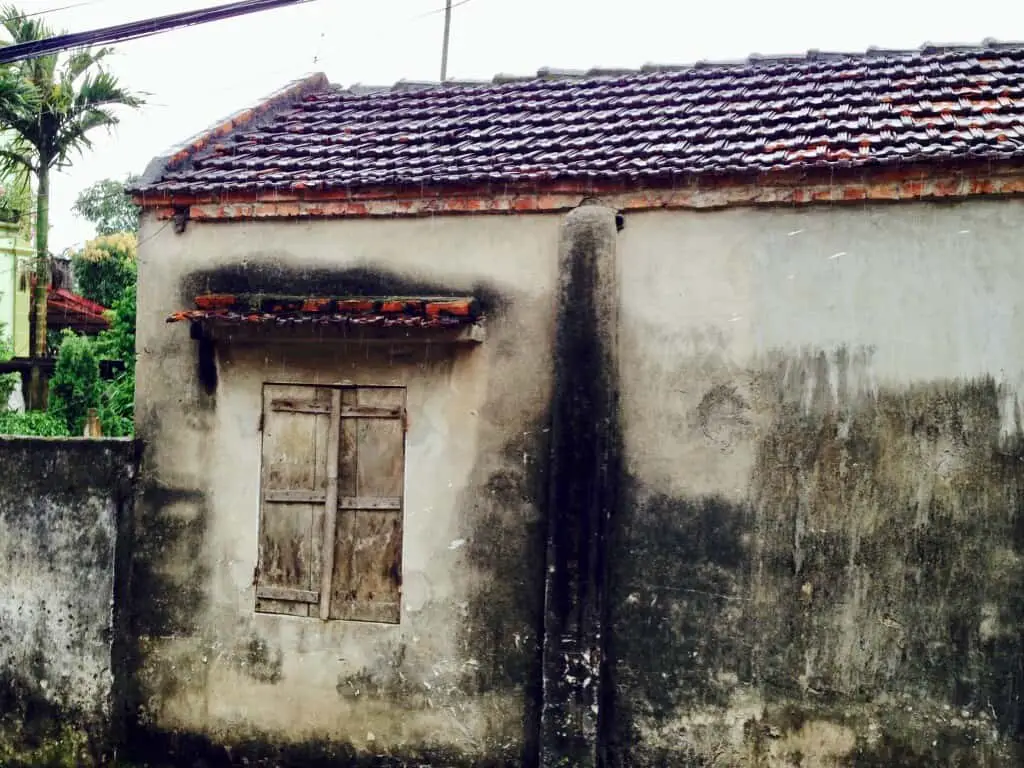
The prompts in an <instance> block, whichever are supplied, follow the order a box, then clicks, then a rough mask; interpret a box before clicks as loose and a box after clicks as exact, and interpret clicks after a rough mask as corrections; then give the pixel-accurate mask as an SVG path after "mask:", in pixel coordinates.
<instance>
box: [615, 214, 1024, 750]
mask: <svg viewBox="0 0 1024 768" xmlns="http://www.w3.org/2000/svg"><path fill="white" fill-rule="evenodd" d="M1022 224H1024V207H1022V204H1021V203H1020V202H1019V201H1005V202H998V201H976V202H965V203H961V204H957V205H931V204H920V203H919V204H903V205H893V206H882V205H879V206H848V207H834V208H824V207H821V208H808V209H803V210H795V209H781V208H772V209H737V210H728V211H719V212H711V213H693V212H678V213H646V214H633V215H630V216H629V217H628V220H627V224H626V229H625V231H624V232H623V233H622V234H621V236H620V241H619V247H620V252H619V263H620V265H621V301H622V307H621V320H622V325H621V339H620V343H621V355H622V365H621V386H622V411H621V418H622V425H623V430H624V443H625V447H626V464H627V472H628V479H629V482H630V485H631V487H630V493H629V497H628V499H627V502H626V504H625V505H624V509H623V517H622V518H621V519H620V521H619V524H620V526H621V530H622V531H623V535H624V537H625V540H626V546H625V547H624V548H623V549H624V550H625V551H626V552H628V554H625V552H623V555H624V556H622V557H620V558H619V559H618V560H617V562H616V575H615V579H614V581H615V584H614V588H615V596H614V602H613V625H614V628H615V637H616V640H615V645H616V649H617V658H616V661H615V663H616V668H617V674H616V684H617V693H618V695H619V697H620V699H621V707H620V711H621V715H622V716H621V717H620V718H619V722H618V723H617V726H618V727H619V728H620V730H621V731H622V733H621V734H620V736H621V738H622V739H624V740H625V742H626V743H631V744H632V745H633V746H632V747H631V752H632V754H633V759H634V760H635V761H636V762H637V764H655V763H657V764H666V763H662V762H659V761H662V760H666V759H667V760H668V761H669V763H668V764H679V762H680V761H690V762H689V763H688V764H691V763H692V764H694V765H772V766H774V765H815V766H819V765H821V766H825V765H902V766H907V765H954V764H955V765H1015V764H1019V760H1020V753H1019V748H1020V745H1019V743H1017V742H1016V739H1017V738H1019V734H1020V733H1021V728H1022V727H1024V703H1022V702H1024V675H1022V673H1021V668H1022V667H1021V664H1022V659H1024V655H1022V653H1024V646H1022V644H1024V640H1022V634H1021V631H1022V627H1024V602H1022V600H1021V594H1022V588H1024V523H1022V518H1021V510H1022V504H1024V461H1022V458H1024V440H1022V435H1021V416H1020V393H1021V385H1022V383H1024V324H1022V323H1021V311H1022V309H1024V300H1022V297H1024V277H1022V273H1021V270H1020V258H1021V250H1020V237H1019V233H1020V228H1021V225H1022Z"/></svg>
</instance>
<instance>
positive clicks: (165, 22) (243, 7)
mask: <svg viewBox="0 0 1024 768" xmlns="http://www.w3.org/2000/svg"><path fill="white" fill-rule="evenodd" d="M309 2H313V0H240V2H235V3H227V4H226V5H218V6H214V7H212V8H203V9H200V10H195V11H184V12H181V13H171V14H168V15H166V16H156V17H154V18H151V19H142V20H140V21H131V22H128V23H126V24H118V25H116V26H113V27H102V28H100V29H93V30H90V31H88V32H72V33H69V34H63V35H54V36H53V37H48V38H46V39H45V40H33V41H31V42H27V43H14V44H12V45H8V46H5V47H3V48H0V64H9V63H11V62H14V61H21V60H23V59H31V58H35V57H37V56H47V55H50V54H54V53H59V52H60V51H64V50H68V49H71V48H85V47H87V46H90V45H102V44H107V43H122V42H125V41H128V40H137V39H139V38H142V37H149V36H150V35H157V34H160V33H161V32H167V31H169V30H172V29H180V28H181V27H189V26H195V25H197V24H208V23H209V22H211V21H221V20H222V19H231V18H234V17H236V16H244V15H246V14H250V13H258V12H260V11H269V10H273V9H275V8H283V7H286V6H290V5H300V4H302V3H309Z"/></svg>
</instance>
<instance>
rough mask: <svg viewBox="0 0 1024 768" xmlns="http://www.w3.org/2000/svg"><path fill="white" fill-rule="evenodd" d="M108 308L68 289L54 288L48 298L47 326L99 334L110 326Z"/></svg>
mask: <svg viewBox="0 0 1024 768" xmlns="http://www.w3.org/2000/svg"><path fill="white" fill-rule="evenodd" d="M106 311H107V308H106V307H104V306H103V305H102V304H97V303H96V302H95V301H90V300H89V299H87V298H85V297H84V296H79V295H78V294H77V293H72V292H71V291H69V290H67V289H66V288H52V289H50V292H49V293H48V294H47V297H46V324H47V325H48V326H49V327H50V328H72V329H74V330H76V331H80V332H84V333H90V332H92V333H98V332H99V331H102V330H105V329H106V328H108V327H109V326H110V322H109V321H108V320H107V318H106V317H105V316H104V313H105V312H106Z"/></svg>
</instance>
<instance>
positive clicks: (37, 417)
mask: <svg viewBox="0 0 1024 768" xmlns="http://www.w3.org/2000/svg"><path fill="white" fill-rule="evenodd" d="M0 435H36V436H39V437H67V436H68V427H67V424H65V423H64V422H63V421H62V420H61V419H58V418H57V417H56V416H54V415H53V414H52V413H49V412H46V411H28V412H27V413H15V412H14V411H7V412H6V413H0Z"/></svg>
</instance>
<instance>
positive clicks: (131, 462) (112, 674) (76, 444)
mask: <svg viewBox="0 0 1024 768" xmlns="http://www.w3.org/2000/svg"><path fill="white" fill-rule="evenodd" d="M135 459H136V457H135V444H134V443H133V442H132V441H129V440H84V439H72V440H64V439H59V440H58V439H47V438H17V437H3V438H0V763H2V764H3V765H22V764H25V765H36V764H39V765H44V764H45V765H57V764H59V765H87V764H90V761H91V760H94V759H95V760H97V761H100V759H99V758H98V754H99V753H100V752H102V751H103V750H104V749H105V747H106V744H107V737H108V734H109V731H108V729H109V728H110V726H111V724H112V719H113V716H114V715H115V711H114V706H115V705H114V701H115V698H116V697H117V696H119V688H118V684H119V683H120V682H121V681H120V678H119V676H118V675H117V672H118V670H117V665H116V662H112V658H117V657H119V654H120V653H122V652H123V648H122V646H121V642H120V641H121V639H123V627H121V626H120V625H119V623H118V615H115V608H114V600H115V596H119V595H120V592H119V588H118V589H117V590H115V565H116V564H115V557H117V555H118V552H119V551H120V550H119V549H118V547H117V546H116V543H117V541H118V537H119V536H120V535H122V534H123V532H124V531H125V530H127V526H128V524H129V521H130V516H131V508H132V503H133V498H134V494H133V488H132V482H133V477H134V469H135ZM115 678H117V679H115ZM22 761H24V762H22Z"/></svg>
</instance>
